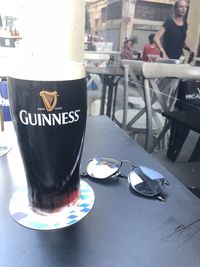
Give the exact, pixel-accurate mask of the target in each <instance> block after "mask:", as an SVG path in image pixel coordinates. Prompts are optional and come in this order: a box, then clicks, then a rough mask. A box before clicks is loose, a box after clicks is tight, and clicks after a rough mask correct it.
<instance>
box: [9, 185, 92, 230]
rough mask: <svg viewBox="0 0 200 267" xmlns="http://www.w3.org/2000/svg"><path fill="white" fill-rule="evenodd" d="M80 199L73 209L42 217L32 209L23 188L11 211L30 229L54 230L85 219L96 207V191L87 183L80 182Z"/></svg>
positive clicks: (13, 199)
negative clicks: (94, 206)
mask: <svg viewBox="0 0 200 267" xmlns="http://www.w3.org/2000/svg"><path fill="white" fill-rule="evenodd" d="M80 191H81V192H80V193H81V196H80V199H79V200H78V203H77V204H76V205H74V206H72V207H66V208H63V209H62V211H60V212H56V213H54V214H51V215H40V214H38V213H36V212H34V211H33V209H32V208H31V207H30V204H29V201H28V197H27V189H26V188H22V189H20V190H18V191H17V192H15V193H14V195H13V196H12V198H11V200H10V204H9V210H10V214H11V216H12V217H13V219H14V220H15V221H16V222H17V223H19V224H21V225H23V226H25V227H28V228H31V229H35V230H53V229H60V228H64V227H68V226H70V225H72V224H75V223H77V222H78V221H80V220H81V219H82V218H84V217H85V216H86V215H87V214H88V213H89V212H90V210H91V209H92V207H93V205H94V200H95V196H94V191H93V189H92V188H91V186H90V185H89V184H88V183H86V182H85V181H81V182H80Z"/></svg>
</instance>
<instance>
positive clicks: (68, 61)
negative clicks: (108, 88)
mask: <svg viewBox="0 0 200 267" xmlns="http://www.w3.org/2000/svg"><path fill="white" fill-rule="evenodd" d="M23 25H24V37H23V39H22V40H21V41H20V43H19V45H18V46H17V48H16V53H15V57H13V59H12V62H11V64H10V66H11V70H10V72H9V76H12V77H15V78H21V79H28V80H46V81H51V80H75V79H81V78H83V77H85V68H84V65H83V64H82V62H83V56H84V27H85V1H84V0H51V1H47V0H42V1H41V0H34V1H33V0H31V1H24V21H23Z"/></svg>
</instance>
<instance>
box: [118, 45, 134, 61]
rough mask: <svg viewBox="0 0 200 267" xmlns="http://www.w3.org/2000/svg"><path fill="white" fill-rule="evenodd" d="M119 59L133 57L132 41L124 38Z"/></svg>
mask: <svg viewBox="0 0 200 267" xmlns="http://www.w3.org/2000/svg"><path fill="white" fill-rule="evenodd" d="M120 55H121V59H131V60H133V59H134V55H135V51H134V50H133V43H132V41H131V40H126V41H125V42H124V47H123V48H122V51H121V54H120Z"/></svg>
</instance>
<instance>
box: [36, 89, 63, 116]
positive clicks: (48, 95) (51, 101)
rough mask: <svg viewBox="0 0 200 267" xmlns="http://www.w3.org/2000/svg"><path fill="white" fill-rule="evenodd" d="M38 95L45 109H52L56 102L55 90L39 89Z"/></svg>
mask: <svg viewBox="0 0 200 267" xmlns="http://www.w3.org/2000/svg"><path fill="white" fill-rule="evenodd" d="M40 96H41V97H42V100H43V103H44V105H45V108H46V110H47V111H52V110H53V109H54V108H55V106H56V104H57V97H58V96H59V95H58V93H57V91H53V92H49V91H41V92H40Z"/></svg>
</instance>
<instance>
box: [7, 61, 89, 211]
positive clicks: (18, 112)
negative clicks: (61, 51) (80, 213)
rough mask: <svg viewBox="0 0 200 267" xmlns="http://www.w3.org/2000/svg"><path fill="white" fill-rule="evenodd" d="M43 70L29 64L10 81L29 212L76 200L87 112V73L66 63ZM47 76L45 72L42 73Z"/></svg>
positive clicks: (12, 108) (63, 205)
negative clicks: (30, 209)
mask: <svg viewBox="0 0 200 267" xmlns="http://www.w3.org/2000/svg"><path fill="white" fill-rule="evenodd" d="M55 65H56V64H54V67H53V68H51V66H50V67H49V70H48V71H46V69H45V67H44V68H43V67H42V66H41V65H40V64H39V65H38V64H35V63H30V64H27V65H26V70H20V69H19V70H18V72H15V73H13V74H11V75H10V76H9V77H8V88H9V100H10V110H11V115H12V121H13V124H14V128H15V132H16V135H17V140H18V145H19V149H20V152H21V156H22V160H23V164H24V169H25V174H26V179H27V189H28V200H29V204H30V206H31V208H32V209H33V210H34V211H36V212H38V213H43V212H44V213H54V212H57V211H60V210H62V208H64V207H68V206H72V205H75V204H76V202H77V201H78V199H79V197H80V177H79V166H80V160H81V154H82V148H83V142H84V133H85V125H86V114H87V106H86V103H87V101H86V100H87V99H86V97H87V95H86V81H85V69H84V65H83V64H82V63H78V62H70V63H69V64H68V65H66V66H55ZM45 73H47V74H45Z"/></svg>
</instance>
